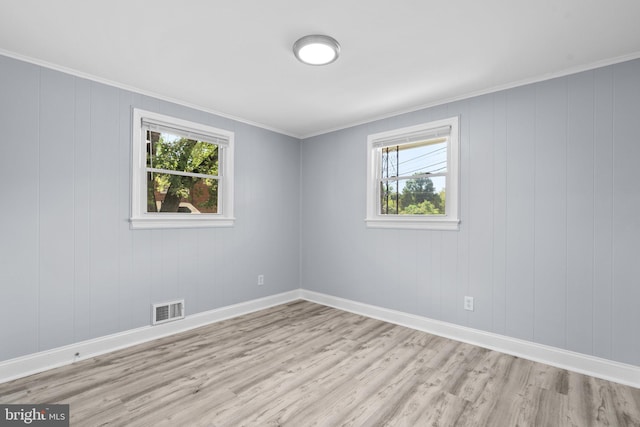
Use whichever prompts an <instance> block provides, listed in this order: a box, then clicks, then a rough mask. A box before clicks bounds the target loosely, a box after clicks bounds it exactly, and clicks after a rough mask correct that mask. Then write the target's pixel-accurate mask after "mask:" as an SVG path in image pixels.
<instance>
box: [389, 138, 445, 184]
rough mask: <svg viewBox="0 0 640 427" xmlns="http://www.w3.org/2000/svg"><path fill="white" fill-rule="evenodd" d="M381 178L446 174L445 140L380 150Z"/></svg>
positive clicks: (440, 139)
mask: <svg viewBox="0 0 640 427" xmlns="http://www.w3.org/2000/svg"><path fill="white" fill-rule="evenodd" d="M381 160H382V162H381V166H382V175H381V176H382V178H389V177H394V176H411V175H416V174H427V173H446V172H447V139H446V138H439V139H437V140H433V141H428V142H426V143H425V142H423V143H415V144H407V145H399V146H391V147H384V148H382V159H381Z"/></svg>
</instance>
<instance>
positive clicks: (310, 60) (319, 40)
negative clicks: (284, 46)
mask: <svg viewBox="0 0 640 427" xmlns="http://www.w3.org/2000/svg"><path fill="white" fill-rule="evenodd" d="M293 53H294V54H295V55H296V58H298V60H300V62H304V63H305V64H309V65H326V64H331V63H332V62H333V61H335V60H336V59H338V55H339V54H340V44H339V43H338V42H337V41H336V40H335V39H334V38H333V37H329V36H321V35H318V34H313V35H310V36H304V37H302V38H301V39H299V40H298V41H297V42H295V43H294V44H293Z"/></svg>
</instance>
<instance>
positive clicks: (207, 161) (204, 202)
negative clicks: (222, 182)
mask: <svg viewBox="0 0 640 427" xmlns="http://www.w3.org/2000/svg"><path fill="white" fill-rule="evenodd" d="M147 141H148V143H147V167H148V168H151V169H152V171H149V172H148V173H147V212H183V213H196V212H198V213H216V212H218V179H217V177H218V172H219V155H218V150H219V147H218V145H216V144H212V143H209V142H204V141H197V140H194V139H188V138H184V137H178V136H176V135H171V134H167V133H159V132H154V131H149V130H148V131H147ZM194 210H195V211H196V212H194Z"/></svg>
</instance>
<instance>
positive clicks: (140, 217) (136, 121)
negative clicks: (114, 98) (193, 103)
mask: <svg viewBox="0 0 640 427" xmlns="http://www.w3.org/2000/svg"><path fill="white" fill-rule="evenodd" d="M143 120H148V121H152V122H157V123H159V124H162V125H165V126H171V127H176V128H177V129H179V130H183V131H187V132H194V133H195V134H203V135H205V136H209V137H211V138H214V140H215V139H221V140H226V146H220V145H219V147H220V151H221V154H220V159H221V168H220V171H219V176H220V178H219V188H220V190H221V193H222V195H221V197H220V200H219V206H220V207H221V212H219V213H207V214H184V213H157V212H147V180H146V155H147V154H146V145H145V144H144V143H143V140H144V138H143ZM132 123H133V126H132V127H133V129H132V131H133V132H132V135H133V136H132V142H131V146H132V157H131V159H132V160H131V218H130V219H129V221H130V226H131V228H132V229H150V228H199V227H231V226H233V225H234V222H235V218H234V216H233V176H234V175H233V154H234V133H233V132H230V131H227V130H224V129H218V128H214V127H212V126H207V125H203V124H201V123H195V122H191V121H188V120H183V119H178V118H175V117H171V116H166V115H164V114H159V113H154V112H151V111H145V110H142V109H139V108H134V109H133V122H132Z"/></svg>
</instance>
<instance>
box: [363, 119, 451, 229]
mask: <svg viewBox="0 0 640 427" xmlns="http://www.w3.org/2000/svg"><path fill="white" fill-rule="evenodd" d="M367 148H368V161H367V219H366V222H367V225H368V226H369V227H384V228H427V229H441V230H455V229H457V228H458V223H459V219H458V150H459V142H458V118H457V117H453V118H450V119H445V120H439V121H435V122H431V123H425V124H422V125H418V126H411V127H407V128H402V129H396V130H393V131H390V132H383V133H378V134H374V135H369V137H368V140H367Z"/></svg>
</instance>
